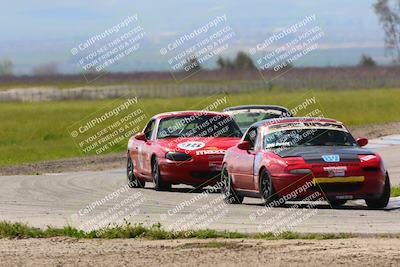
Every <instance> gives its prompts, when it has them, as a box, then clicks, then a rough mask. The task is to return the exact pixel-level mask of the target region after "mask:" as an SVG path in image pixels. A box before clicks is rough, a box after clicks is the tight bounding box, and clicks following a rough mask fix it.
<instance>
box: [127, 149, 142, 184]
mask: <svg viewBox="0 0 400 267" xmlns="http://www.w3.org/2000/svg"><path fill="white" fill-rule="evenodd" d="M133 169H134V165H133V161H132V159H131V156H130V155H129V153H128V162H127V166H126V176H127V178H128V186H129V187H130V188H144V186H145V184H146V182H144V181H140V180H139V179H138V178H136V176H135V174H134V173H133Z"/></svg>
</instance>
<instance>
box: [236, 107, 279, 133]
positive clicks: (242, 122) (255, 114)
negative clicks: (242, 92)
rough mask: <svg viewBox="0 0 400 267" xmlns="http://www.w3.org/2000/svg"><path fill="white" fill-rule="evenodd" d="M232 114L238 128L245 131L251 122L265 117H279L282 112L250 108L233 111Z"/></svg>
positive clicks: (265, 118)
mask: <svg viewBox="0 0 400 267" xmlns="http://www.w3.org/2000/svg"><path fill="white" fill-rule="evenodd" d="M232 116H233V119H234V120H235V122H236V123H237V124H238V125H239V127H240V129H241V130H242V131H243V132H245V131H246V130H247V129H248V128H249V127H250V126H251V125H252V124H253V123H255V122H258V121H262V120H267V119H275V118H281V117H282V116H283V113H282V112H280V111H276V110H261V109H256V110H251V109H250V110H246V111H240V112H238V113H234V114H232Z"/></svg>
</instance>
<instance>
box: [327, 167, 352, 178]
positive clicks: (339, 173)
mask: <svg viewBox="0 0 400 267" xmlns="http://www.w3.org/2000/svg"><path fill="white" fill-rule="evenodd" d="M324 171H326V172H328V174H329V177H343V176H345V175H346V171H347V167H346V166H343V167H342V166H340V167H324Z"/></svg>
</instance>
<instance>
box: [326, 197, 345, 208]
mask: <svg viewBox="0 0 400 267" xmlns="http://www.w3.org/2000/svg"><path fill="white" fill-rule="evenodd" d="M328 202H329V205H331V207H332V208H338V207H340V206H343V205H344V204H346V202H347V200H346V199H328Z"/></svg>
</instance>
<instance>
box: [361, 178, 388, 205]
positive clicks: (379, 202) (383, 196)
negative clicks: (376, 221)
mask: <svg viewBox="0 0 400 267" xmlns="http://www.w3.org/2000/svg"><path fill="white" fill-rule="evenodd" d="M389 199H390V179H389V175H388V174H386V178H385V186H384V188H383V192H382V194H381V196H380V197H379V198H376V199H366V200H365V203H367V206H368V208H371V209H383V208H384V207H386V206H387V204H388V203H389Z"/></svg>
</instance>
